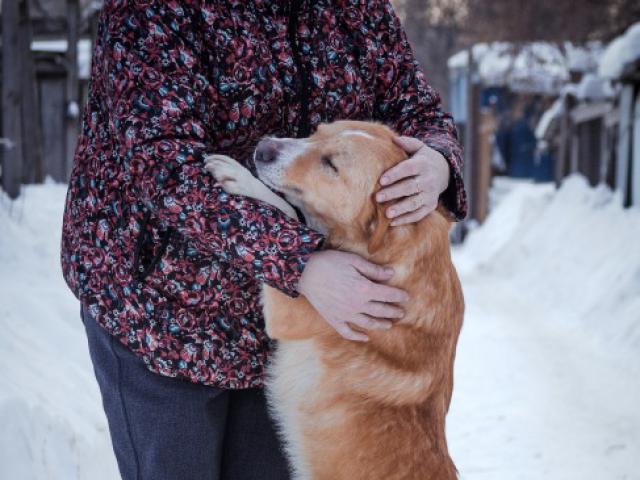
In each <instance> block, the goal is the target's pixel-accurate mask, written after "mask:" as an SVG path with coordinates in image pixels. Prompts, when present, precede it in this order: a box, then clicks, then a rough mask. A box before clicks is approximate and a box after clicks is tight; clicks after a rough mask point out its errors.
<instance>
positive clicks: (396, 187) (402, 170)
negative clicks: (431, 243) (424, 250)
mask: <svg viewBox="0 0 640 480" xmlns="http://www.w3.org/2000/svg"><path fill="white" fill-rule="evenodd" d="M394 141H395V142H396V143H397V144H398V145H399V146H400V147H402V148H403V149H404V150H405V151H406V152H407V153H408V154H409V155H410V157H409V158H408V159H407V160H403V161H402V162H400V163H398V164H397V165H395V166H394V167H393V168H390V169H389V170H387V171H386V172H385V173H384V174H382V176H381V177H380V184H381V185H382V186H383V187H385V188H383V189H381V190H380V191H379V192H378V193H377V194H376V201H377V202H378V203H383V202H388V201H390V200H395V199H402V200H399V201H398V202H396V203H394V204H393V205H391V206H390V207H389V208H387V210H386V212H385V214H386V216H387V217H388V218H391V219H393V220H392V221H391V225H392V226H395V225H404V224H407V223H413V222H419V221H420V220H422V219H423V218H424V217H426V216H427V215H428V214H429V213H431V212H432V211H433V210H435V209H436V207H437V206H438V198H439V197H440V194H441V193H442V192H444V191H445V190H446V189H447V186H448V185H449V174H450V172H449V164H448V163H447V161H446V160H445V158H444V157H443V156H442V154H440V153H439V152H437V151H436V150H434V149H433V148H430V147H428V146H427V145H425V144H424V143H422V142H421V141H420V140H418V139H417V138H411V137H394Z"/></svg>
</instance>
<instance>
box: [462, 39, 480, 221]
mask: <svg viewBox="0 0 640 480" xmlns="http://www.w3.org/2000/svg"><path fill="white" fill-rule="evenodd" d="M467 57H468V63H467V71H466V86H467V98H466V100H467V105H466V110H467V115H466V122H465V132H464V158H465V162H464V172H463V176H464V180H465V189H466V191H467V208H468V212H469V215H468V217H469V219H470V220H471V219H474V218H475V217H474V214H473V203H474V185H473V177H474V160H475V155H474V147H475V137H476V135H475V131H476V119H477V116H474V113H475V112H476V105H475V101H476V96H475V95H474V92H475V90H476V89H477V85H474V69H475V63H474V59H473V49H471V48H469V49H468V51H467Z"/></svg>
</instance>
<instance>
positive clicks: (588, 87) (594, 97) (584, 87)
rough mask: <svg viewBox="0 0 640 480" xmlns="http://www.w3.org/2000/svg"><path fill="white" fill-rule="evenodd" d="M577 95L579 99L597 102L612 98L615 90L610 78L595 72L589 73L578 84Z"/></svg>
mask: <svg viewBox="0 0 640 480" xmlns="http://www.w3.org/2000/svg"><path fill="white" fill-rule="evenodd" d="M575 96H576V97H577V98H578V99H579V100H585V101H588V102H597V101H604V100H607V99H610V98H612V97H613V96H614V91H613V88H612V87H611V83H610V82H609V80H607V79H605V78H602V77H600V76H598V75H596V74H594V73H587V74H586V75H585V76H584V77H582V79H581V80H580V83H578V85H577V86H576V95H575Z"/></svg>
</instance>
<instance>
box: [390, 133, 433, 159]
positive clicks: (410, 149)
mask: <svg viewBox="0 0 640 480" xmlns="http://www.w3.org/2000/svg"><path fill="white" fill-rule="evenodd" d="M393 141H394V142H395V143H396V144H397V145H398V146H399V147H400V148H402V149H403V150H404V151H405V152H407V153H408V154H410V155H411V154H414V153H416V152H417V151H418V150H420V149H421V148H422V147H424V146H425V144H424V143H422V142H421V141H420V140H418V139H417V138H413V137H405V136H396V137H393Z"/></svg>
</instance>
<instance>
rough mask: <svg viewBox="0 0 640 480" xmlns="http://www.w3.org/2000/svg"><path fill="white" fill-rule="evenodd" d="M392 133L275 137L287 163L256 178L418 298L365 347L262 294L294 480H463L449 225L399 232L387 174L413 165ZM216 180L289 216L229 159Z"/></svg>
mask: <svg viewBox="0 0 640 480" xmlns="http://www.w3.org/2000/svg"><path fill="white" fill-rule="evenodd" d="M393 136H394V132H393V131H391V130H390V129H388V128H387V127H385V126H383V125H381V124H377V123H370V122H352V121H339V122H334V123H332V124H323V125H321V126H320V127H319V128H318V130H317V132H316V133H315V134H314V135H313V136H312V137H310V138H309V139H306V140H294V139H274V141H282V142H285V144H283V148H282V153H281V154H280V155H279V157H278V159H277V160H276V161H275V162H273V163H271V164H265V165H258V173H259V176H260V178H261V179H262V180H263V181H264V182H265V183H266V184H267V185H269V186H270V187H272V188H274V189H276V190H279V191H281V192H283V193H284V194H285V195H286V198H287V200H288V201H289V202H290V203H292V204H294V205H296V206H297V207H299V208H300V209H301V211H302V212H303V213H304V215H305V218H306V219H307V221H308V222H309V223H310V224H311V225H313V226H314V227H316V228H319V229H321V230H322V231H323V232H325V233H326V234H327V242H328V243H327V247H329V248H337V249H340V250H346V251H349V252H354V253H357V254H359V255H361V256H363V257H364V258H366V259H368V260H370V261H372V262H374V263H377V264H384V265H390V266H392V267H393V268H394V269H395V272H396V273H395V275H394V277H393V278H392V280H391V281H389V282H388V283H389V284H390V285H394V286H397V287H400V288H402V289H404V290H406V291H407V292H408V293H409V294H410V296H411V300H410V301H409V302H407V304H406V305H403V307H404V309H405V315H404V317H403V318H402V319H401V320H399V321H397V322H396V324H395V325H394V326H393V327H392V328H391V329H389V330H371V331H369V332H367V333H368V335H369V337H370V341H369V342H366V343H358V342H352V341H348V340H345V339H344V338H342V337H340V336H339V335H338V334H337V333H336V332H335V331H334V330H333V329H332V328H331V327H330V326H329V325H328V324H327V323H326V322H325V321H324V320H323V319H322V318H321V317H320V315H319V314H318V313H317V312H316V311H315V310H314V308H313V307H312V306H311V305H310V304H309V302H308V301H307V300H306V299H305V298H304V297H302V296H301V297H298V298H291V297H288V296H287V295H284V294H283V293H281V292H279V291H278V290H275V289H273V288H271V287H268V286H265V287H264V292H263V293H264V313H265V318H266V322H267V332H268V333H269V335H270V336H271V337H273V338H275V339H278V340H279V342H278V348H277V351H276V353H275V356H274V359H273V364H272V366H271V367H270V371H269V377H268V382H267V392H268V397H269V402H270V406H271V408H272V411H273V413H274V414H275V417H276V419H277V421H278V424H279V426H280V428H281V431H282V434H283V436H284V440H285V442H286V446H287V451H288V455H289V459H290V461H291V463H292V466H293V469H294V474H295V478H297V479H313V480H341V479H344V480H358V479H362V480H364V479H367V480H377V479H416V480H417V479H420V480H428V479H433V480H450V479H455V478H457V474H456V469H455V467H454V464H453V462H452V460H451V458H450V457H449V454H448V450H447V443H446V439H445V415H446V413H447V410H448V407H449V402H450V400H451V392H452V386H453V361H454V355H455V347H456V342H457V338H458V334H459V331H460V328H461V326H462V316H463V308H464V307H463V297H462V291H461V288H460V283H459V281H458V277H457V275H456V272H455V269H454V267H453V265H452V263H451V257H450V251H449V239H448V232H449V228H450V220H449V217H448V215H447V214H446V213H445V211H444V210H441V209H440V208H438V210H436V211H434V212H433V213H431V214H429V215H428V216H427V217H426V218H424V219H423V220H421V221H420V222H417V223H414V224H410V225H405V226H395V227H390V226H389V221H388V220H387V218H386V217H385V215H384V208H386V205H385V206H380V205H377V204H376V202H375V200H374V195H375V192H376V191H377V190H378V187H377V185H378V179H379V177H380V175H381V174H382V173H383V172H384V171H385V170H387V169H388V168H390V167H391V166H393V165H394V164H396V163H398V162H400V161H401V160H403V159H405V158H406V154H405V152H404V151H403V150H402V149H401V148H400V147H398V146H397V145H395V144H394V143H393V141H392V137H393ZM327 158H328V159H329V160H330V162H331V163H332V164H333V165H334V166H335V167H336V168H337V169H338V172H335V171H334V169H333V168H331V167H330V166H329V165H328V163H327ZM208 169H209V170H210V171H211V172H212V173H214V175H216V177H217V178H218V179H219V180H221V181H222V183H223V186H224V188H225V189H228V190H229V191H231V192H232V193H237V194H244V195H248V196H253V197H256V198H260V199H262V200H264V201H267V202H270V203H273V204H275V205H276V206H281V202H282V199H281V198H280V197H278V196H276V195H275V194H273V192H271V191H269V190H268V189H264V190H263V188H264V186H261V185H259V182H257V180H256V179H255V177H252V176H251V174H250V173H249V172H248V171H246V169H244V168H243V167H241V166H240V165H239V164H237V163H235V162H234V161H233V160H231V159H229V158H228V157H221V156H214V157H212V158H211V159H210V161H209V163H208ZM247 175H248V177H247ZM249 177H250V178H249ZM252 179H253V180H252ZM285 205H286V204H285ZM285 208H286V207H285ZM289 208H290V206H289ZM288 213H289V214H290V215H295V213H293V212H292V211H291V210H290V211H289V212H288Z"/></svg>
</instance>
